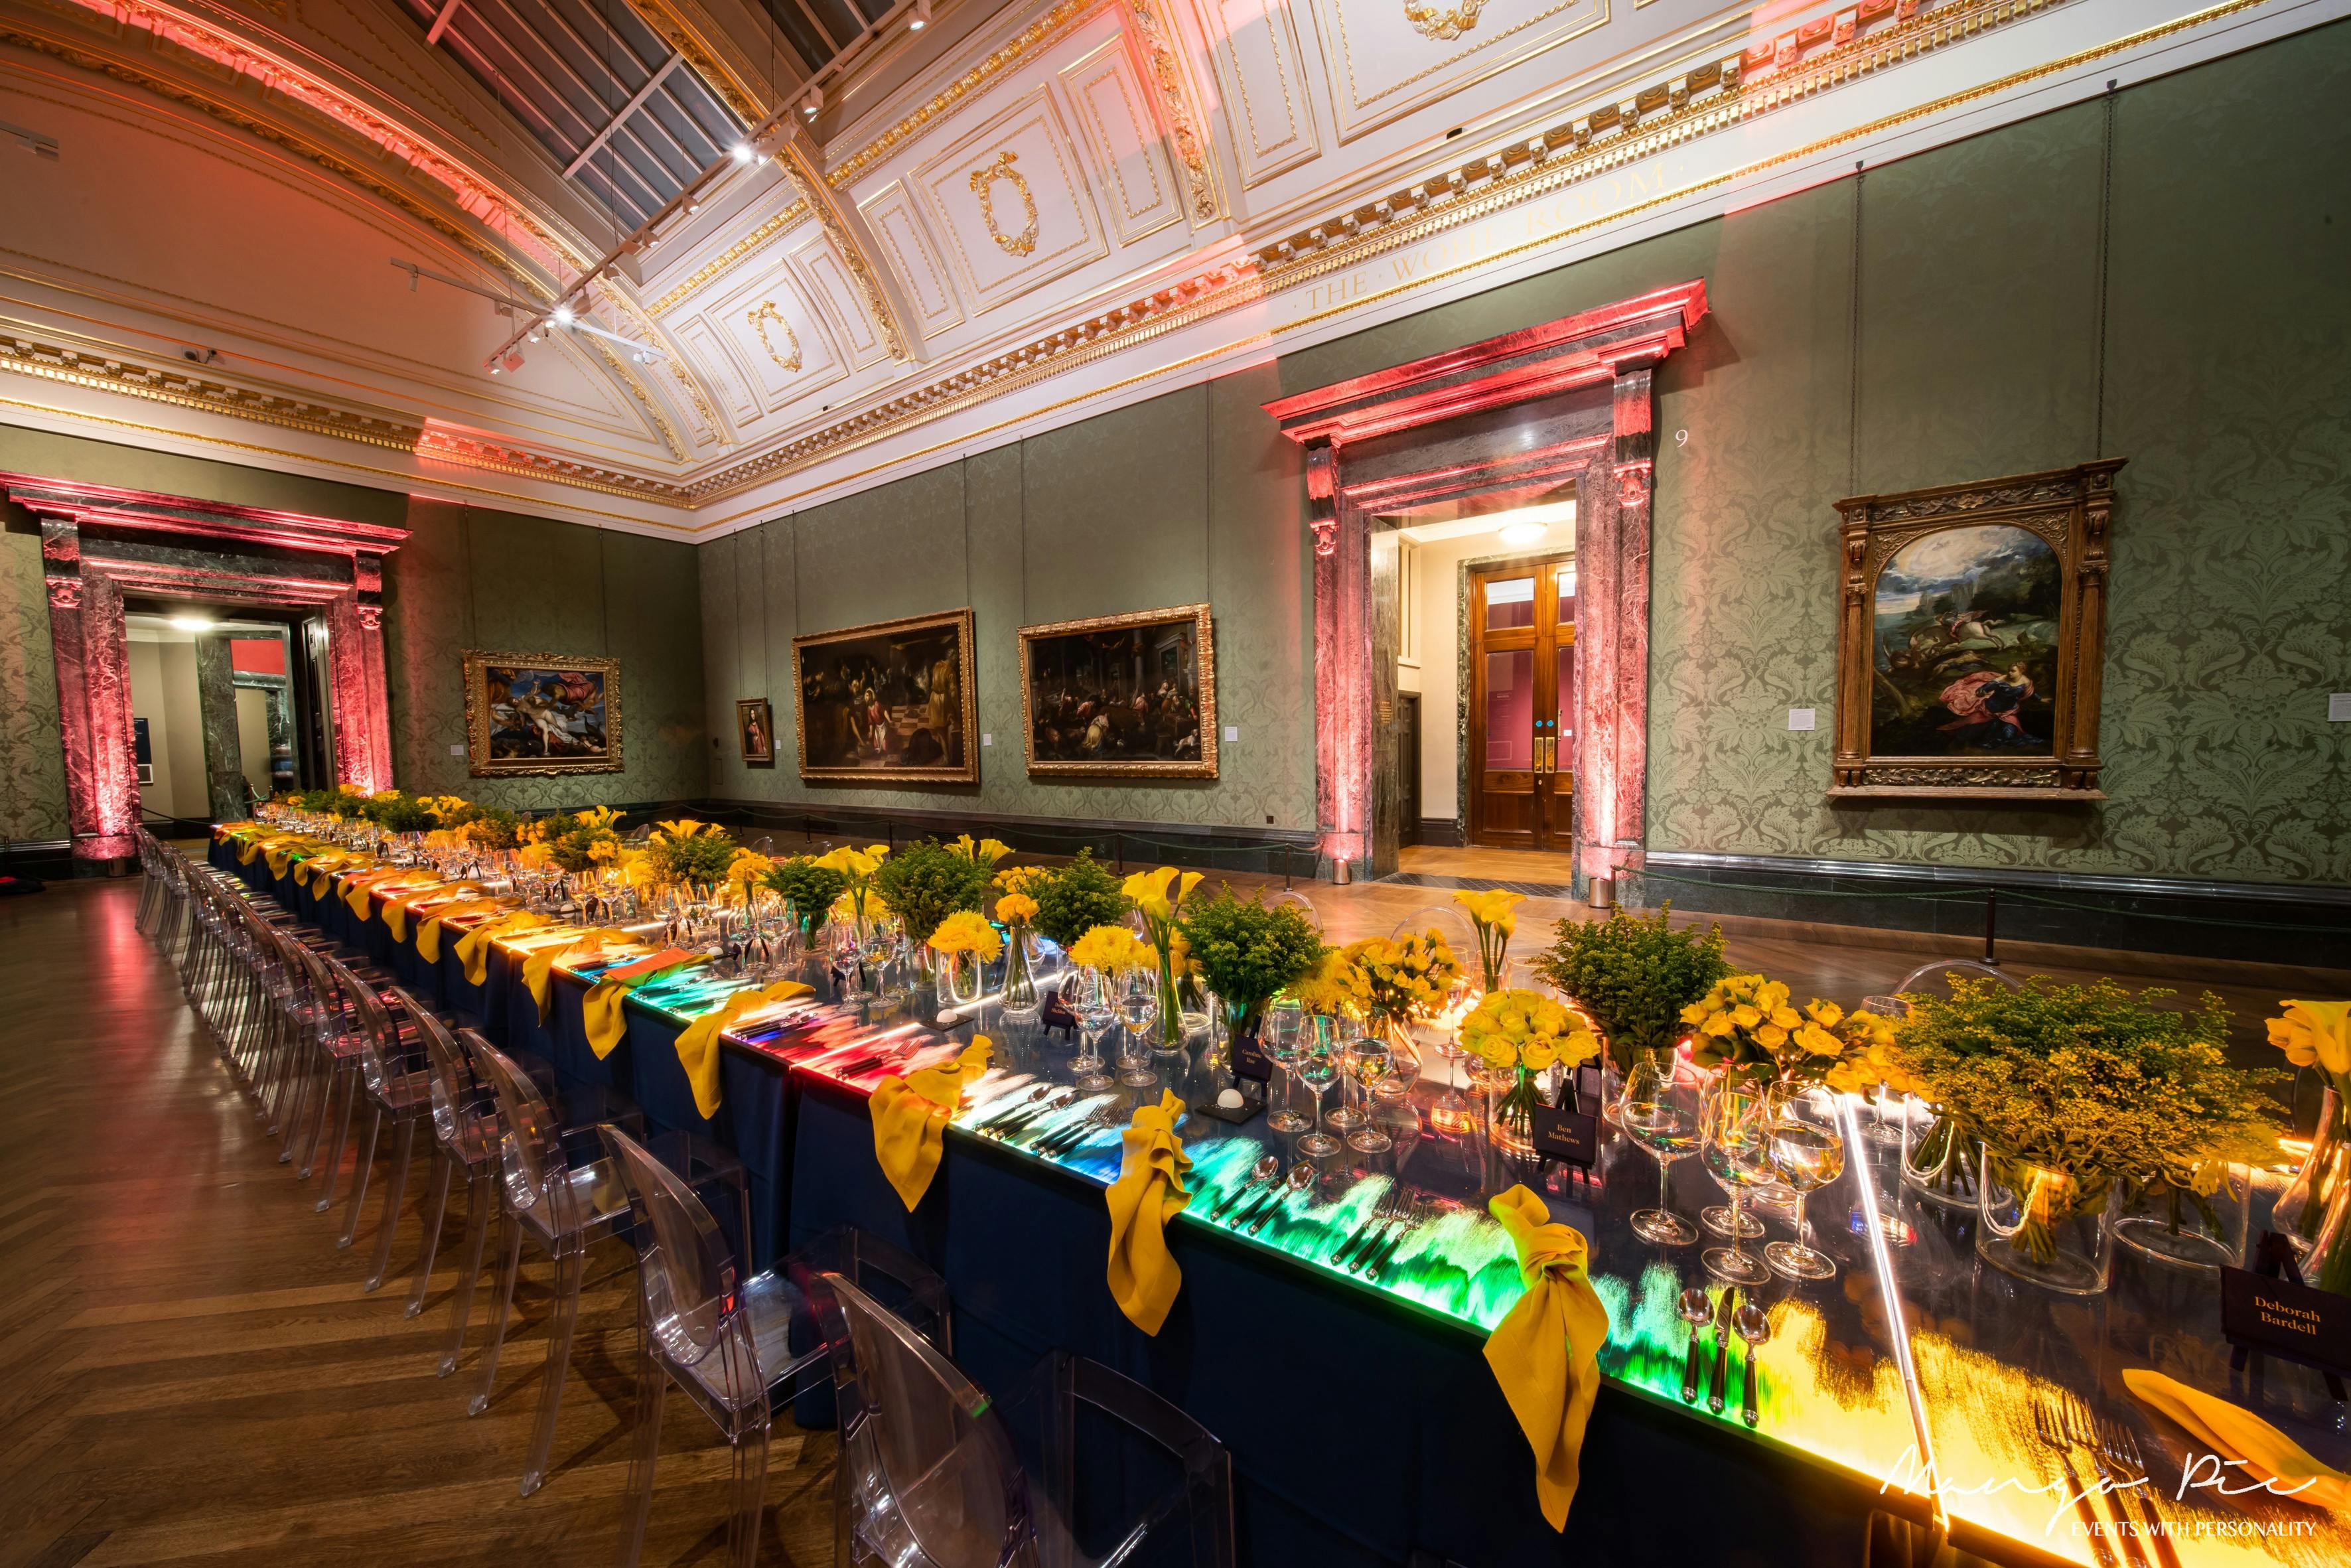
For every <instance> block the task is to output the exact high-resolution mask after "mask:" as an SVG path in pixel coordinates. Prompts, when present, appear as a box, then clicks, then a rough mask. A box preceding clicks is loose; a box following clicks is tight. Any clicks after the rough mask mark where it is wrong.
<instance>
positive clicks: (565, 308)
mask: <svg viewBox="0 0 2351 1568" xmlns="http://www.w3.org/2000/svg"><path fill="white" fill-rule="evenodd" d="M555 324H556V325H557V326H559V327H569V326H570V325H571V307H570V306H569V305H559V306H557V307H556V308H555Z"/></svg>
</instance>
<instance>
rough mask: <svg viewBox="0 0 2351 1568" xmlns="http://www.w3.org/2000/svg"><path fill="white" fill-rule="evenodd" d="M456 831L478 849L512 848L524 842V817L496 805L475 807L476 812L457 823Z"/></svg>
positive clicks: (496, 849)
mask: <svg viewBox="0 0 2351 1568" xmlns="http://www.w3.org/2000/svg"><path fill="white" fill-rule="evenodd" d="M455 831H456V833H457V835H458V837H459V838H461V839H463V840H464V841H465V842H466V843H469V844H471V845H473V846H474V847H475V849H478V850H489V851H493V852H495V851H499V850H511V849H518V848H520V847H521V844H522V819H521V818H520V817H518V816H517V815H515V814H514V813H513V812H512V811H508V810H504V809H502V808H500V807H496V806H476V807H475V808H474V814H473V815H472V816H471V817H468V818H467V819H465V821H463V822H461V823H459V824H457V826H456V828H455Z"/></svg>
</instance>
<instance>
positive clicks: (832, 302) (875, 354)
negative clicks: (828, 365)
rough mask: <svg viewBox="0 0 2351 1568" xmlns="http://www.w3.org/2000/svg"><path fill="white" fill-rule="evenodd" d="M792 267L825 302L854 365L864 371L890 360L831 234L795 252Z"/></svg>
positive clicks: (817, 236) (814, 237) (817, 237)
mask: <svg viewBox="0 0 2351 1568" xmlns="http://www.w3.org/2000/svg"><path fill="white" fill-rule="evenodd" d="M792 266H793V267H796V268H797V269H798V270H799V274H800V277H802V278H803V279H804V280H806V282H807V284H808V287H809V291H810V293H811V294H813V295H814V296H815V297H816V298H818V299H819V300H820V301H821V302H822V303H823V306H824V308H825V313H826V315H827V317H828V318H829V319H831V324H832V327H833V329H834V331H835V333H836V334H837V335H838V336H839V338H840V340H841V347H842V348H843V349H844V350H847V352H848V355H849V362H850V364H851V365H852V366H853V367H854V368H856V369H858V370H863V369H864V368H865V367H866V366H868V365H872V364H879V363H880V362H881V361H883V360H885V359H887V358H888V357H889V354H890V350H889V345H887V344H885V343H884V342H883V340H882V333H881V330H880V329H878V328H876V327H875V326H874V324H873V318H872V315H871V314H870V313H869V312H868V310H867V308H866V305H865V299H864V296H863V295H862V294H861V293H860V292H859V290H858V287H857V285H856V283H855V282H854V281H852V279H851V277H850V276H849V267H848V266H847V264H845V263H844V262H842V260H841V252H839V251H838V250H835V249H834V248H833V245H832V236H831V235H827V234H825V233H823V232H822V231H821V230H819V231H816V232H815V233H814V234H813V235H811V237H810V239H809V240H808V241H807V242H806V243H805V244H803V245H801V246H799V249H797V250H795V251H793V252H792Z"/></svg>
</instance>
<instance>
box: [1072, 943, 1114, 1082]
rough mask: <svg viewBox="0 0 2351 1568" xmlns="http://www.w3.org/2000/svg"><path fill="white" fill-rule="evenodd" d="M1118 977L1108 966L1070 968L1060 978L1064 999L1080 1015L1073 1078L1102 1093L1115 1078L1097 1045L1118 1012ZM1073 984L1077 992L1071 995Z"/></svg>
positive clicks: (1073, 1059)
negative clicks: (1104, 1069) (1104, 1067)
mask: <svg viewBox="0 0 2351 1568" xmlns="http://www.w3.org/2000/svg"><path fill="white" fill-rule="evenodd" d="M1117 986H1118V980H1117V977H1115V976H1113V974H1111V973H1110V972H1109V971H1108V970H1106V969H1092V968H1080V969H1071V971H1070V973H1069V977H1068V978H1066V979H1064V980H1063V981H1062V982H1061V991H1062V1000H1064V1001H1067V1002H1069V1003H1070V1010H1071V1012H1073V1013H1075V1014H1077V1016H1078V1054H1077V1055H1076V1056H1075V1057H1074V1058H1072V1059H1071V1062H1070V1066H1071V1070H1072V1071H1073V1074H1074V1076H1072V1077H1071V1080H1070V1082H1071V1083H1072V1084H1074V1085H1075V1086H1076V1087H1078V1088H1080V1089H1082V1090H1084V1091H1085V1092H1087V1093H1089V1094H1097V1093H1100V1092H1102V1090H1105V1089H1108V1088H1109V1087H1110V1086H1111V1085H1112V1083H1113V1082H1114V1080H1113V1079H1112V1077H1111V1076H1110V1074H1109V1073H1107V1072H1104V1071H1102V1052H1101V1051H1097V1050H1096V1049H1095V1047H1096V1045H1097V1044H1098V1043H1099V1042H1100V1041H1101V1040H1102V1033H1103V1031H1104V1030H1108V1029H1109V1028H1110V1025H1111V1020H1112V1019H1114V1018H1115V1017H1116V1016H1117V1014H1118V1003H1117V999H1116V998H1117ZM1071 988H1075V989H1076V991H1077V995H1076V996H1075V997H1074V998H1072V997H1071V996H1070V995H1069V992H1070V991H1071Z"/></svg>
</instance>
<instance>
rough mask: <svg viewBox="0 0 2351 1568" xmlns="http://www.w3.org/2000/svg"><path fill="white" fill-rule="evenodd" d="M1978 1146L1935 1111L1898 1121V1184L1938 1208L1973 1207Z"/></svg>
mask: <svg viewBox="0 0 2351 1568" xmlns="http://www.w3.org/2000/svg"><path fill="white" fill-rule="evenodd" d="M1981 1152H1982V1149H1981V1145H1980V1144H1978V1143H1977V1141H1976V1140H1975V1139H1973V1138H1970V1137H1969V1136H1968V1135H1967V1134H1965V1133H1964V1132H1962V1131H1961V1130H1960V1127H1959V1123H1958V1122H1956V1121H1954V1120H1952V1119H1951V1118H1950V1117H1949V1116H1946V1115H1943V1114H1942V1113H1939V1112H1937V1113H1934V1114H1933V1115H1932V1116H1930V1117H1929V1118H1928V1119H1926V1120H1923V1121H1922V1120H1921V1119H1919V1118H1918V1117H1916V1116H1912V1117H1907V1118H1906V1119H1905V1120H1904V1122H1903V1124H1902V1185H1903V1186H1907V1187H1908V1188H1909V1189H1910V1190H1911V1191H1912V1192H1915V1193H1917V1195H1918V1196H1919V1197H1923V1198H1925V1199H1926V1200H1927V1201H1928V1203H1931V1204H1935V1205H1937V1206H1938V1207H1942V1208H1955V1209H1964V1210H1973V1209H1974V1208H1975V1207H1976V1202H1977V1193H1976V1177H1977V1176H1978V1174H1979V1172H1980V1155H1981Z"/></svg>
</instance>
